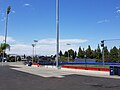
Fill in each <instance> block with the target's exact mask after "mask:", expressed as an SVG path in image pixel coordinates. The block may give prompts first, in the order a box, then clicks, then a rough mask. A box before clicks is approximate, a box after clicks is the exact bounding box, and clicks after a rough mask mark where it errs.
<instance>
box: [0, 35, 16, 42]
mask: <svg viewBox="0 0 120 90" xmlns="http://www.w3.org/2000/svg"><path fill="white" fill-rule="evenodd" d="M4 38H5V37H4V36H2V35H0V42H1V43H2V42H4ZM7 42H8V43H14V42H15V40H14V39H13V38H12V37H7Z"/></svg>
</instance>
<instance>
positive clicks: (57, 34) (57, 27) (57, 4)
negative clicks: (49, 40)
mask: <svg viewBox="0 0 120 90" xmlns="http://www.w3.org/2000/svg"><path fill="white" fill-rule="evenodd" d="M56 39H57V46H56V49H57V52H56V67H57V68H58V66H59V0H56Z"/></svg>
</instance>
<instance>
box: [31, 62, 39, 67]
mask: <svg viewBox="0 0 120 90" xmlns="http://www.w3.org/2000/svg"><path fill="white" fill-rule="evenodd" d="M32 65H37V67H39V66H41V65H40V64H37V63H33V64H32Z"/></svg>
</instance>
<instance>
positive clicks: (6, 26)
mask: <svg viewBox="0 0 120 90" xmlns="http://www.w3.org/2000/svg"><path fill="white" fill-rule="evenodd" d="M10 10H11V7H10V6H8V8H7V11H6V24H5V40H4V41H5V45H6V42H7V29H8V14H9V13H10ZM5 51H6V50H4V51H3V60H2V62H3V61H4V53H5Z"/></svg>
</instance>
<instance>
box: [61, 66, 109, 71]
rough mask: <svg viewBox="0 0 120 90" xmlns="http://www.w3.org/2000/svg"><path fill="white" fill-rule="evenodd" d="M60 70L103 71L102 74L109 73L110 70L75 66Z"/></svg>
mask: <svg viewBox="0 0 120 90" xmlns="http://www.w3.org/2000/svg"><path fill="white" fill-rule="evenodd" d="M62 68H69V69H81V70H93V71H104V72H109V71H110V69H108V68H90V67H77V66H62Z"/></svg>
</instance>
